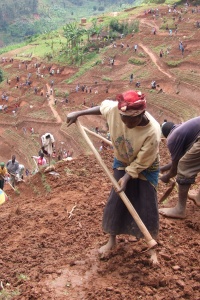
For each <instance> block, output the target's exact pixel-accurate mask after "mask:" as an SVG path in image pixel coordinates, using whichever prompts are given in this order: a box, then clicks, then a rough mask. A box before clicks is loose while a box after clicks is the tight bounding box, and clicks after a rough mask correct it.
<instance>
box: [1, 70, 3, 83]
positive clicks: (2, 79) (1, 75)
mask: <svg viewBox="0 0 200 300" xmlns="http://www.w3.org/2000/svg"><path fill="white" fill-rule="evenodd" d="M2 81H3V71H2V70H1V69H0V82H2Z"/></svg>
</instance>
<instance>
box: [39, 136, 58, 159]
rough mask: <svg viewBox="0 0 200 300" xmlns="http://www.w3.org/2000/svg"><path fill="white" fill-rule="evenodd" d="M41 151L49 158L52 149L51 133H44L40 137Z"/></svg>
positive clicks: (53, 141)
mask: <svg viewBox="0 0 200 300" xmlns="http://www.w3.org/2000/svg"><path fill="white" fill-rule="evenodd" d="M41 141H42V147H41V148H42V151H43V153H44V154H45V155H48V156H51V155H52V153H53V148H54V143H55V140H54V137H53V135H52V134H51V133H45V134H43V135H42V136H41Z"/></svg>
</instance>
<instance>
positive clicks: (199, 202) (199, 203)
mask: <svg viewBox="0 0 200 300" xmlns="http://www.w3.org/2000/svg"><path fill="white" fill-rule="evenodd" d="M197 195H198V194H197ZM197 195H196V194H193V193H188V198H189V199H190V200H192V201H193V202H194V203H195V204H196V205H197V206H199V207H200V201H199V199H198V197H197Z"/></svg>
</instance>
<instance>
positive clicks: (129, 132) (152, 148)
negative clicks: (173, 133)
mask: <svg viewBox="0 0 200 300" xmlns="http://www.w3.org/2000/svg"><path fill="white" fill-rule="evenodd" d="M117 106H118V102H117V101H112V100H104V101H103V102H102V103H101V106H100V111H101V113H102V115H103V116H104V117H105V118H106V120H107V123H108V126H109V132H110V136H111V141H112V144H113V148H114V155H115V157H116V158H117V160H119V161H121V162H123V163H124V164H125V165H126V168H125V170H126V172H127V173H129V174H130V175H131V177H133V178H138V177H139V178H142V177H143V176H142V174H141V175H140V176H139V174H140V173H141V172H142V171H144V170H146V169H148V168H149V167H150V166H152V164H153V163H154V162H155V161H156V159H157V160H159V156H158V155H159V143H160V139H161V129H160V125H159V123H158V122H157V121H156V120H155V119H154V118H153V117H152V116H151V115H150V114H149V113H148V112H145V115H146V117H147V118H148V120H149V123H148V124H147V125H146V126H136V127H135V128H131V129H130V128H128V127H126V125H125V124H124V123H123V122H122V120H121V117H120V114H119V110H118V107H117Z"/></svg>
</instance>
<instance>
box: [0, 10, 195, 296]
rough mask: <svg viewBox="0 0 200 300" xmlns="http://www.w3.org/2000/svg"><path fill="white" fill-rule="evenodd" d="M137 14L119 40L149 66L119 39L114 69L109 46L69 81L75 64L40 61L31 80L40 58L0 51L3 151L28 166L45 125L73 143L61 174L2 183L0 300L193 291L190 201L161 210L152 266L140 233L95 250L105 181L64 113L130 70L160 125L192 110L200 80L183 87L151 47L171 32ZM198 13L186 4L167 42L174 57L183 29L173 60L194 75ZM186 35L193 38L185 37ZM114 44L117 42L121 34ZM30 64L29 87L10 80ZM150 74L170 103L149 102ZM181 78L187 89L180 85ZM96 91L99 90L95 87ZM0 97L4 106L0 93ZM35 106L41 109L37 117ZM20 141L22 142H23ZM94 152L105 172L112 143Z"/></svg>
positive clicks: (116, 85)
mask: <svg viewBox="0 0 200 300" xmlns="http://www.w3.org/2000/svg"><path fill="white" fill-rule="evenodd" d="M160 11H161V12H162V14H163V15H165V16H166V18H169V19H171V18H172V16H171V15H168V14H167V7H166V8H163V7H160ZM188 14H189V12H188ZM135 17H138V19H139V20H141V24H140V32H139V33H138V34H135V35H134V37H131V36H129V37H126V38H124V39H123V42H124V44H125V45H126V43H130V45H131V47H132V49H133V45H134V43H138V44H139V43H140V44H139V52H141V51H144V52H145V55H146V57H145V59H146V65H145V67H143V68H140V69H139V68H138V66H134V67H133V65H130V64H128V63H127V60H128V58H129V57H132V55H133V53H132V52H131V50H126V49H121V48H120V46H118V48H117V50H116V51H117V52H115V55H116V65H114V66H113V68H112V67H111V66H110V65H109V63H108V60H107V58H108V57H110V56H113V53H114V52H113V51H114V50H113V49H112V48H108V49H106V52H104V54H102V58H103V57H106V59H105V62H104V64H103V65H100V66H96V67H95V68H91V70H89V71H88V72H87V73H85V74H84V75H83V76H82V77H81V79H80V78H79V79H77V81H76V82H74V83H73V84H66V81H65V80H66V79H68V78H70V76H71V75H72V74H74V73H75V72H76V71H77V69H76V68H74V69H73V68H71V67H69V68H68V67H62V66H58V65H56V64H54V65H53V66H52V65H50V64H48V63H44V62H40V63H41V66H40V68H41V69H42V68H43V67H44V66H45V68H44V69H42V70H43V71H42V72H43V74H44V77H43V78H38V77H37V76H36V75H35V69H36V68H35V66H34V63H36V62H38V59H37V58H31V59H30V60H29V62H28V70H26V68H25V63H24V64H23V63H22V62H21V68H20V69H19V61H18V58H16V57H15V56H14V55H16V54H17V55H18V57H20V53H21V52H23V51H22V50H16V51H15V52H12V53H8V54H6V55H1V58H2V57H5V56H6V57H7V61H6V62H3V63H1V67H2V68H3V69H4V70H5V71H6V72H7V74H8V79H9V80H10V82H9V83H6V82H4V83H3V84H1V86H0V90H1V92H4V91H5V92H6V93H7V94H8V95H9V103H8V106H9V107H8V112H7V113H5V114H3V113H1V115H0V134H1V141H0V147H1V153H0V159H1V160H2V161H5V162H6V161H7V160H8V159H9V158H10V156H11V154H16V155H17V159H18V160H19V161H20V162H21V163H24V164H25V167H26V168H29V169H30V170H32V169H33V165H32V163H31V159H30V156H31V155H35V154H37V153H35V151H37V150H39V149H38V148H37V147H38V145H40V136H41V135H42V134H44V133H45V132H51V133H52V134H54V136H55V138H56V149H57V150H58V149H59V148H60V147H61V146H60V145H61V142H62V141H64V143H65V144H64V147H65V148H66V150H69V149H71V150H73V160H72V161H59V162H57V163H56V165H55V171H56V172H57V173H58V174H59V175H58V176H55V175H51V174H49V173H44V172H43V170H41V171H40V172H39V173H37V174H35V175H32V176H29V177H26V178H25V182H21V183H19V185H18V187H17V192H14V191H13V190H12V189H11V188H10V187H9V185H6V186H5V191H6V193H7V194H8V196H9V200H8V201H7V202H6V203H4V204H3V205H1V206H0V221H1V257H0V282H1V286H2V287H1V288H3V289H2V290H1V291H0V299H2V300H3V299H18V300H45V299H46V300H54V299H56V300H64V299H69V300H71V299H81V300H92V299H93V300H105V299H109V300H115V299H116V300H121V299H125V300H132V299H145V300H146V299H147V300H154V299H155V300H165V299H169V300H172V299H191V300H197V299H199V298H200V275H199V274H200V266H199V261H200V251H199V249H200V247H199V246H200V245H199V244H200V243H199V229H200V223H199V208H198V207H196V206H195V204H194V203H193V202H192V201H190V200H188V203H187V216H186V218H185V219H184V220H175V219H168V218H165V217H163V216H160V233H159V238H158V240H157V242H158V246H157V247H156V252H157V255H158V260H159V264H158V265H156V266H152V265H151V264H150V262H149V257H148V254H147V252H145V250H146V249H147V246H146V243H145V242H144V240H142V239H141V240H140V241H135V240H134V239H133V238H130V237H129V236H123V235H122V236H119V237H118V243H117V247H116V248H115V249H114V250H112V251H111V252H110V253H109V254H108V255H104V256H101V255H99V254H98V248H99V247H100V246H101V245H103V244H104V243H105V242H106V241H107V238H108V236H107V235H106V234H104V233H103V231H102V228H101V222H102V213H103V209H104V206H105V203H106V200H107V198H108V195H109V192H110V189H111V183H110V182H109V180H108V178H107V176H106V175H105V174H104V172H103V171H102V168H101V167H100V166H99V165H98V163H97V161H96V159H95V157H94V155H92V154H91V152H90V151H89V150H88V148H87V145H86V144H85V143H84V141H82V140H81V138H80V136H78V133H77V130H76V127H75V125H72V126H71V127H70V128H69V129H67V128H66V125H65V118H66V114H67V112H69V111H72V110H75V109H83V108H85V107H90V106H91V105H96V104H99V103H100V102H101V101H102V100H103V99H105V98H109V99H112V98H113V97H114V96H115V95H116V94H117V93H119V92H121V91H124V90H127V89H131V88H134V85H133V86H132V85H131V84H130V83H129V74H130V73H131V72H132V71H133V68H134V71H135V74H136V75H137V76H138V78H140V80H141V89H142V90H143V89H144V90H145V93H146V94H147V99H149V102H148V103H149V107H148V110H149V111H150V112H151V113H152V114H153V115H154V116H155V118H156V119H157V120H158V121H159V122H160V123H161V122H162V121H163V119H164V118H167V119H169V120H172V121H175V122H180V121H182V116H183V117H184V116H186V115H181V114H180V112H181V109H182V108H183V107H184V113H185V111H186V110H187V108H188V111H189V112H191V114H192V113H193V111H194V113H193V114H194V115H193V116H195V115H198V114H199V87H198V83H197V82H193V83H191V82H187V85H186V84H185V82H184V80H183V79H182V78H181V77H178V76H176V73H174V72H173V69H169V67H168V65H167V61H168V60H169V57H164V58H163V60H160V58H159V56H158V53H157V52H156V51H155V49H156V48H155V47H156V45H157V44H158V45H159V43H163V39H165V40H166V39H169V37H168V32H163V31H162V32H160V33H159V28H160V25H161V22H162V21H161V18H158V19H153V17H152V15H150V14H147V15H145V14H144V13H142V14H141V13H140V14H138V16H132V18H135ZM197 17H198V15H197V14H192V13H191V12H190V14H189V21H190V22H189V21H187V22H185V23H184V22H182V23H181V24H179V27H180V31H178V36H173V41H171V42H170V43H171V44H172V45H173V47H172V50H171V54H170V55H171V57H170V59H172V57H173V58H174V56H177V57H179V56H180V53H179V50H178V48H177V45H178V44H177V43H178V40H179V39H180V38H181V39H182V38H183V34H184V36H186V37H188V38H187V39H185V40H184V41H185V43H186V44H187V47H186V51H185V57H184V59H183V65H182V66H180V67H179V68H182V69H183V70H184V69H187V70H188V69H189V68H191V70H192V71H193V72H191V73H192V74H194V71H195V74H196V76H199V68H197V67H196V66H198V65H199V63H200V61H198V59H197V57H195V56H192V55H191V54H189V53H191V52H190V49H195V47H196V45H197V44H198V43H199V39H198V38H199V31H198V29H196V28H195V27H192V25H193V24H194V22H195V20H196V18H197ZM188 22H189V23H188ZM188 24H189V25H191V26H190V27H189V25H188ZM152 26H157V27H156V28H157V31H158V32H157V36H156V37H154V36H153V35H151V36H150V38H151V41H149V40H148V38H149V35H150V34H152V33H151V30H152ZM184 26H185V27H184ZM191 34H193V36H192V40H191V39H190V38H189V37H190V36H191ZM117 43H118V45H120V43H121V40H119V41H118V42H117ZM20 51H21V52H20ZM132 51H133V50H132ZM187 51H188V52H187ZM194 51H195V50H194ZM11 57H14V62H13V63H10V62H9V59H10V58H11ZM137 58H139V57H137ZM49 67H51V68H52V67H53V68H55V69H57V68H60V73H59V74H55V75H54V76H50V75H49V69H48V68H49ZM147 71H148V72H149V73H148V72H147ZM28 72H31V74H32V76H31V81H32V84H31V86H30V87H27V86H22V87H18V88H17V86H16V85H17V82H16V76H17V74H19V75H20V82H21V83H24V81H25V79H26V77H27V74H28ZM142 72H147V73H146V77H145V78H144V77H139V76H142V74H143V73H142ZM124 74H127V75H126V76H127V80H122V78H123V76H125V75H124ZM152 74H153V76H154V77H153V78H154V79H156V81H157V82H158V83H159V84H160V88H163V90H164V93H163V94H162V93H161V98H160V99H162V96H163V99H164V96H168V98H169V106H167V107H166V108H164V107H163V103H162V102H161V103H160V105H159V104H158V103H157V102H156V104H155V102H153V100H151V99H152V98H151V97H152V91H151V90H150V83H151V80H152ZM102 76H105V77H109V78H110V79H111V80H112V81H106V80H102ZM137 76H136V78H137ZM142 78H143V79H142ZM52 79H53V80H54V88H55V89H56V90H57V91H59V92H61V91H62V92H66V90H67V91H68V92H69V96H67V98H68V100H69V101H68V103H66V101H65V100H66V99H65V98H66V97H64V96H63V95H62V96H60V95H58V96H57V95H56V93H55V91H54V93H53V95H52V96H50V98H49V99H50V100H47V99H46V97H45V96H46V91H48V90H49V88H50V81H51V80H52ZM104 79H105V78H104ZM95 82H97V83H95ZM77 83H80V84H81V85H82V84H86V85H87V86H88V87H89V86H91V87H92V93H91V94H90V93H83V92H78V93H76V92H75V87H76V84H77ZM180 86H183V87H184V88H185V89H184V93H183V92H182V89H181V88H180ZM34 87H38V94H37V95H35V93H34ZM107 87H108V91H109V92H108V93H106V88H107ZM177 87H179V90H178V92H177ZM95 91H98V93H96V94H95ZM41 92H43V95H42V96H41ZM157 92H159V88H158V89H157V90H156V93H155V94H154V95H156V96H157V95H160V94H157ZM185 95H187V97H185ZM175 97H177V98H176V101H179V100H181V101H182V107H179V108H178V109H177V110H175V111H172V110H171V108H170V106H172V107H173V105H174V102H175V101H174V102H173V99H175ZM55 98H56V99H57V104H56V105H54V100H55ZM171 100H172V101H171ZM84 101H85V102H86V103H84ZM161 101H162V100H161ZM163 101H164V100H163ZM0 103H1V104H5V102H3V101H1V100H0ZM16 103H17V104H19V107H18V109H17V112H16V116H13V113H12V111H13V110H14V109H16V107H15V106H16ZM178 103H179V102H178ZM30 105H32V106H33V109H32V108H30ZM33 111H34V114H33V113H32V112H33ZM41 111H42V112H44V114H43V115H42V117H41V115H40V114H41ZM188 111H187V113H188ZM81 122H82V124H83V125H85V126H87V127H88V128H90V129H92V130H93V129H94V128H95V127H96V126H98V127H99V129H100V130H101V131H102V134H103V135H104V133H105V132H106V124H105V121H104V120H103V119H102V118H101V117H99V118H96V117H83V118H82V119H81ZM24 127H25V128H27V133H26V134H24V133H23V128H24ZM30 127H34V130H35V134H34V135H31V134H30V132H29V128H30ZM19 139H20V140H19ZM92 140H93V142H94V145H95V146H96V148H99V146H100V143H101V140H100V139H97V138H92ZM26 145H29V147H28V148H25V146H26ZM24 149H26V150H24ZM101 155H102V158H103V160H104V161H105V163H106V165H107V166H108V167H109V169H110V170H111V169H112V159H113V153H112V150H111V149H107V150H104V151H103V152H102V153H101ZM160 156H161V165H163V164H165V163H167V162H169V160H170V157H169V153H168V151H167V149H166V144H165V140H162V142H161V146H160ZM199 181H200V179H199V178H197V182H196V184H195V185H194V186H193V188H194V189H197V188H198V186H199V183H200V182H199ZM168 187H169V185H165V184H163V183H161V182H160V183H159V186H158V200H159V199H160V198H161V196H162V195H163V193H164V191H165V190H166V189H167V188H168ZM176 201H177V189H176V188H174V190H173V191H172V193H171V195H170V196H169V197H168V199H167V200H166V201H165V202H164V203H159V207H163V206H171V205H174V204H175V203H176Z"/></svg>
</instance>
